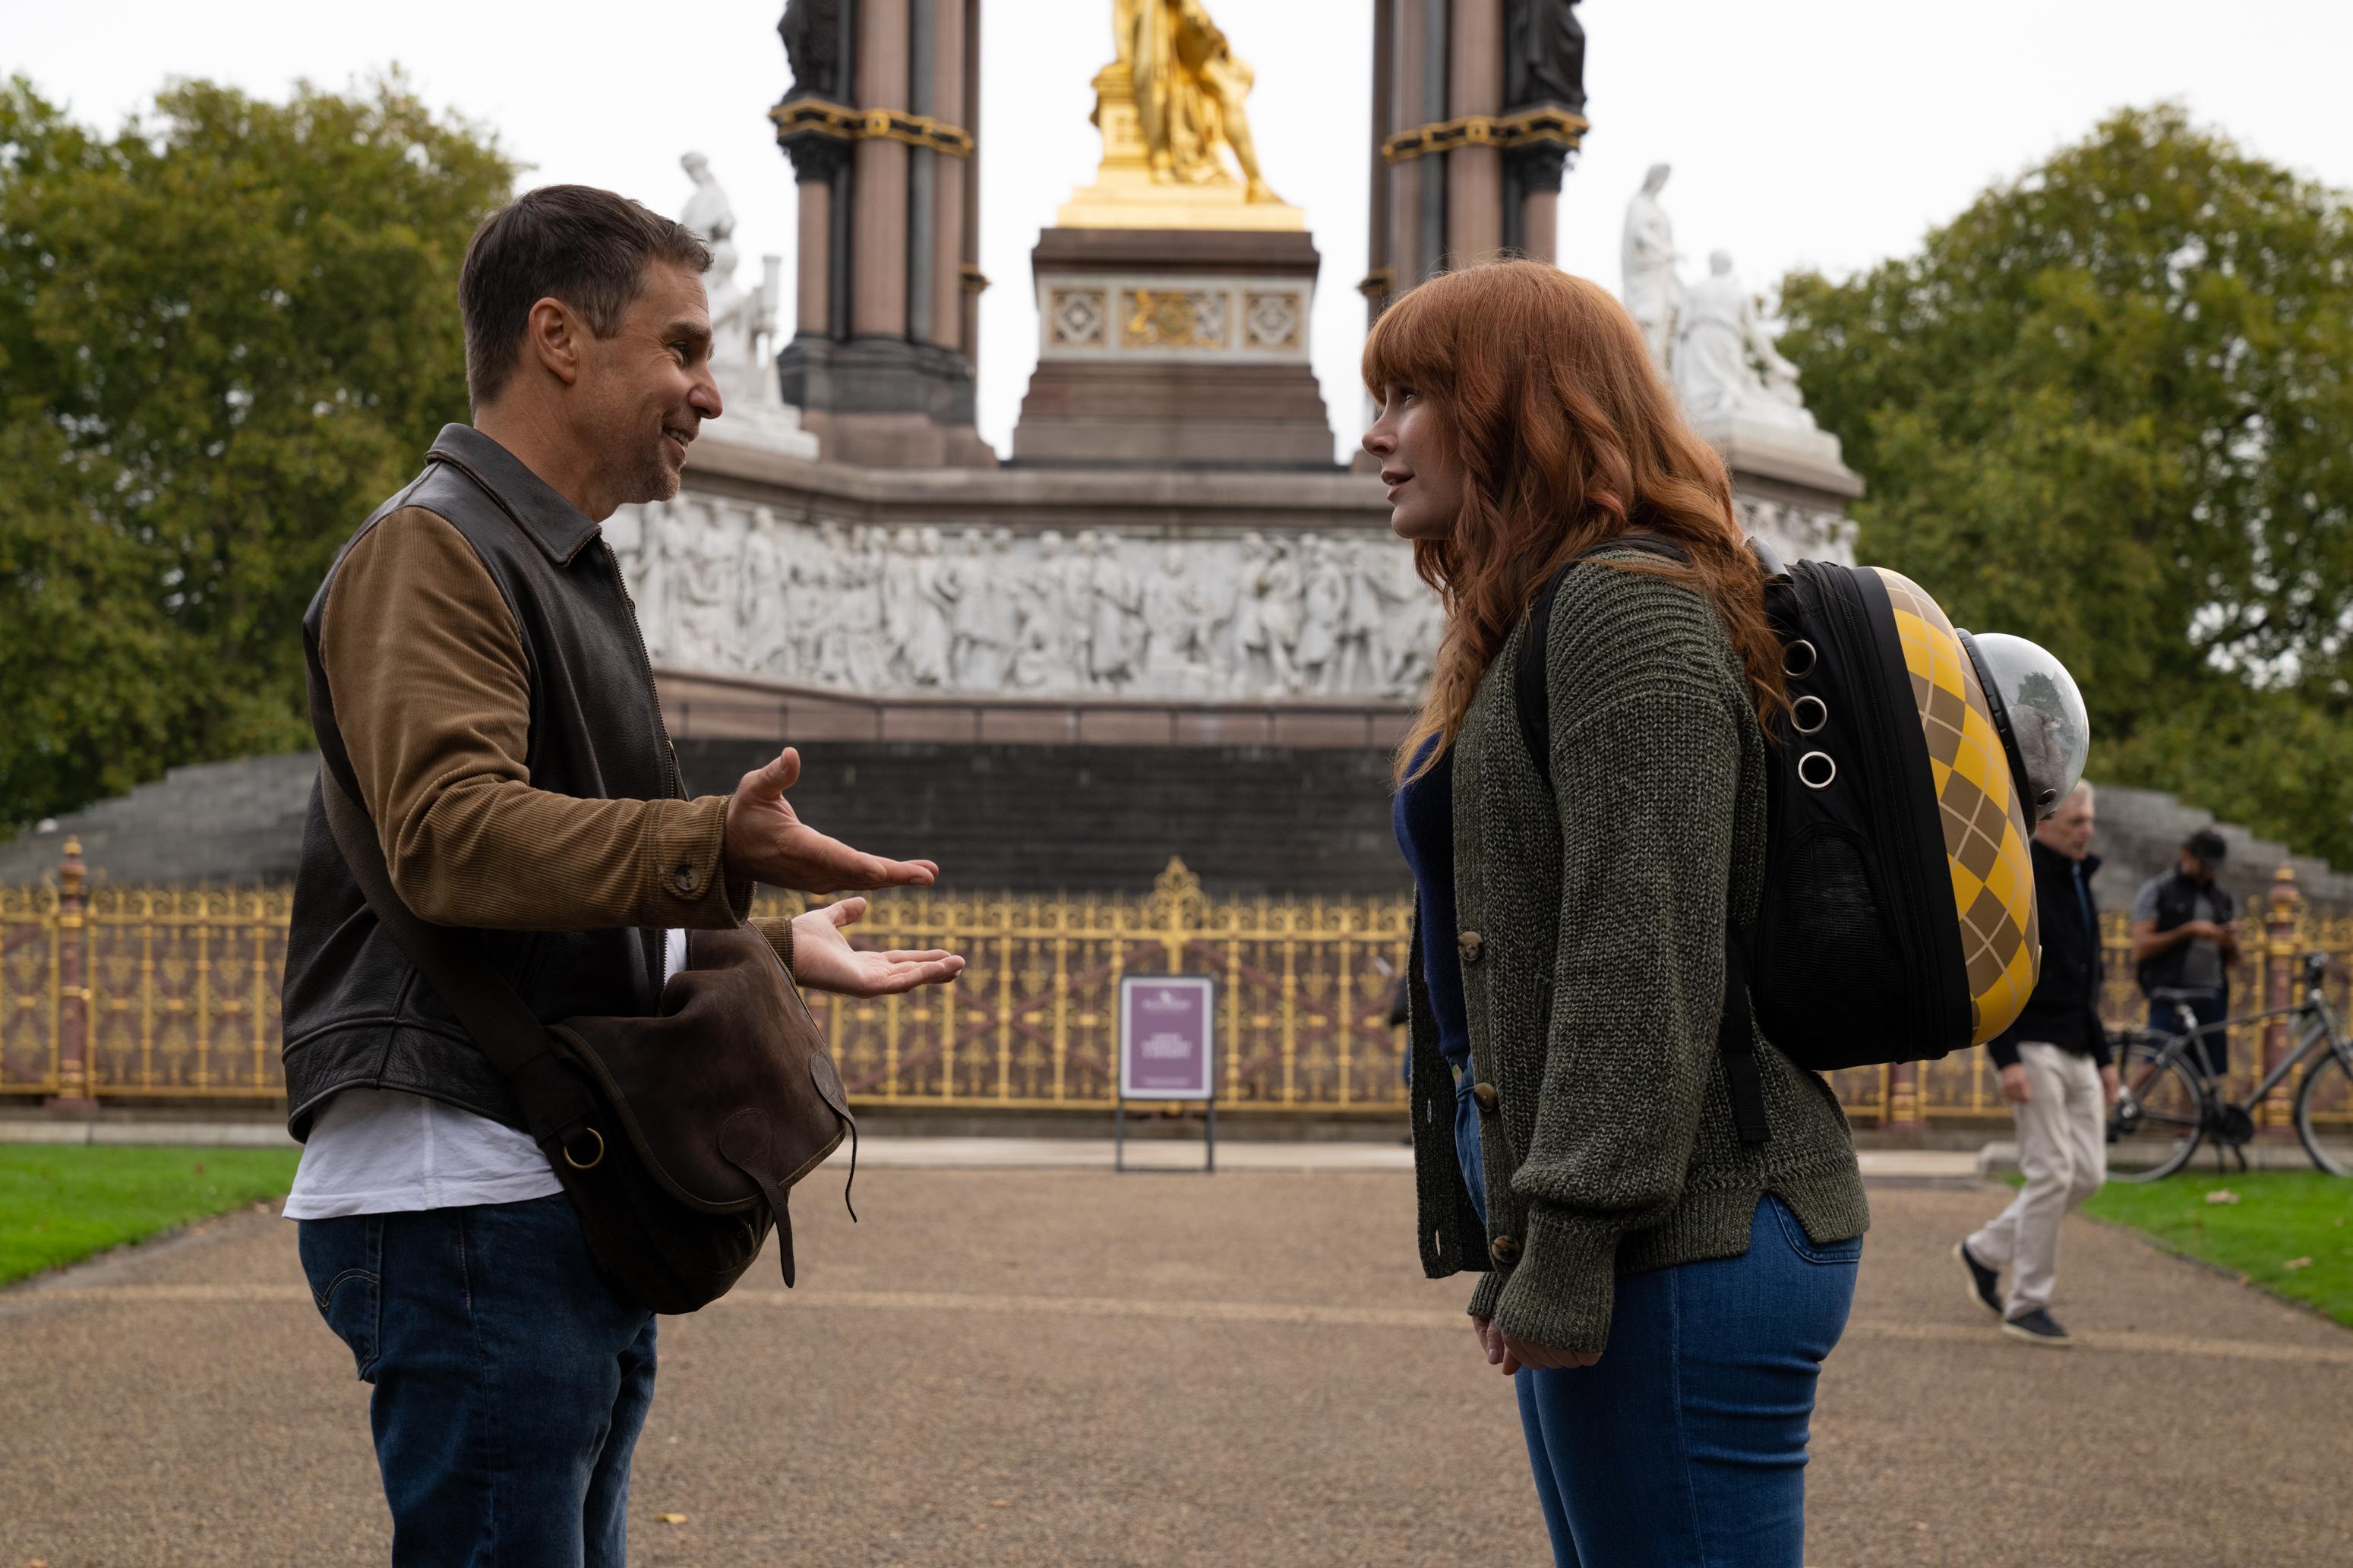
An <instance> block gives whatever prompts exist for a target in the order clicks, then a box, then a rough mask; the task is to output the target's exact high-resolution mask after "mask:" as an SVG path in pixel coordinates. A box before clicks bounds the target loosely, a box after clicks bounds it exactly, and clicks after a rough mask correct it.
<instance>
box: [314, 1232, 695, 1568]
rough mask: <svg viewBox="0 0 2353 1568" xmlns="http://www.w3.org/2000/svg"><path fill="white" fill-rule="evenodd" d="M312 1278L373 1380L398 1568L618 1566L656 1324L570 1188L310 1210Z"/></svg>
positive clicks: (323, 1306) (331, 1320) (325, 1309)
mask: <svg viewBox="0 0 2353 1568" xmlns="http://www.w3.org/2000/svg"><path fill="white" fill-rule="evenodd" d="M301 1251H302V1271H303V1273H304V1274H306V1275H308V1276H309V1277H310V1280H311V1297H312V1298H313V1299H314V1300H316V1301H317V1302H318V1304H319V1310H320V1313H321V1314H322V1316H324V1317H325V1319H326V1320H327V1325H328V1327H330V1328H332V1329H333V1330H334V1331H335V1332H336V1333H337V1334H338V1335H339V1336H341V1337H342V1339H343V1342H344V1343H345V1344H346V1345H348V1346H350V1347H351V1351H352V1354H353V1356H354V1357H355V1358H356V1359H357V1362H358V1364H359V1374H360V1376H361V1378H362V1379H363V1380H364V1381H366V1382H369V1383H373V1384H375V1396H374V1398H373V1399H372V1400H371V1401H370V1404H369V1407H368V1411H369V1421H370V1425H371V1426H373V1427H374V1429H375V1453H376V1463H377V1465H378V1467H379V1468H381V1469H382V1470H383V1472H384V1494H385V1500H386V1501H387V1502H389V1503H390V1504H391V1505H392V1525H393V1540H392V1560H393V1563H395V1564H396V1568H428V1565H429V1568H459V1565H461V1564H462V1565H466V1568H556V1565H559V1564H560V1565H562V1568H621V1564H622V1563H623V1562H624V1561H625V1560H626V1558H627V1555H628V1517H627V1516H628V1501H629V1456H630V1453H631V1452H632V1450H633V1449H635V1447H637V1441H638V1430H639V1428H641V1427H642V1426H644V1425H645V1419H646V1409H647V1406H648V1405H650V1404H651V1403H652V1402H653V1393H654V1317H653V1314H652V1313H651V1312H649V1311H646V1310H644V1309H642V1308H639V1307H635V1306H631V1305H630V1304H629V1303H628V1302H626V1301H623V1300H620V1299H619V1298H618V1297H617V1296H615V1295H614V1294H613V1292H612V1290H611V1289H610V1288H608V1287H607V1285H606V1284H605V1282H604V1280H603V1279H600V1278H598V1276H597V1274H596V1268H595V1266H594V1264H592V1263H591V1262H590V1260H589V1256H588V1247H587V1243H586V1240H584V1239H583V1238H582V1237H581V1234H580V1222H579V1220H578V1219H577V1218H576V1217H575V1215H574V1214H573V1212H572V1205H571V1203H570V1202H569V1200H567V1199H566V1198H565V1197H564V1196H563V1195H562V1194H554V1195H552V1196H549V1197H543V1198H534V1199H532V1200H531V1201H529V1202H527V1203H519V1204H493V1205H482V1206H479V1207H468V1208H444V1209H427V1210H424V1211H421V1212H418V1213H413V1214H385V1215H353V1216H350V1217H348V1218H343V1219H316V1220H303V1221H301Z"/></svg>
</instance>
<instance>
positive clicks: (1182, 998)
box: [1119, 974, 1217, 1100]
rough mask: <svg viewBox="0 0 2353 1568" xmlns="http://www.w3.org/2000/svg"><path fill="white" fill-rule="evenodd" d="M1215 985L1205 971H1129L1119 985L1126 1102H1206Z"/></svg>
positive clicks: (1211, 1084)
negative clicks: (1191, 972)
mask: <svg viewBox="0 0 2353 1568" xmlns="http://www.w3.org/2000/svg"><path fill="white" fill-rule="evenodd" d="M1214 999H1215V993H1214V985H1213V983H1212V982H1211V980H1210V979H1209V977H1208V975H1205V974H1129V975H1123V976H1122V977H1121V979H1120V983H1119V1092H1120V1096H1121V1098H1123V1099H1125V1100H1208V1099H1210V1098H1211V1097H1212V1095H1213V1094H1214V1093H1215V1090H1216V1071H1217V1055H1216V1050H1215V1029H1214V1027H1213V1024H1212V1020H1213V1019H1214V1017H1215V1016H1216V1009H1215V1007H1214V1005H1213V1003H1214Z"/></svg>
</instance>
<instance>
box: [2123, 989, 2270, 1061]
mask: <svg viewBox="0 0 2353 1568" xmlns="http://www.w3.org/2000/svg"><path fill="white" fill-rule="evenodd" d="M2182 1000H2183V1002H2184V1003H2185V1004H2187V1005H2188V1006H2189V1016H2191V1017H2192V1018H2195V1019H2196V1020H2197V1021H2198V1024H2199V1026H2200V1027H2201V1028H2203V1027H2205V1026H2208V1025H2211V1024H2219V1023H2221V1021H2222V1020H2223V1019H2224V1018H2225V1017H2226V1016H2229V1009H2228V1007H2227V1006H2226V1005H2224V1001H2223V996H2222V994H2221V992H2220V991H2197V992H2193V993H2191V994H2189V995H2188V996H2186V997H2184V998H2183V999H2182ZM2148 1026H2149V1030H2150V1032H2151V1033H2153V1034H2159V1035H2178V1034H2179V1033H2181V1008H2180V1007H2179V1006H2177V1005H2175V1004H2174V1003H2173V1002H2171V1001H2169V1000H2168V1001H2164V1002H2151V1003H2150V1004H2149V1005H2148ZM2198 1044H2199V1045H2200V1046H2202V1047H2205V1050H2206V1065H2207V1066H2208V1067H2210V1068H2213V1069H2214V1076H2215V1077H2216V1078H2222V1077H2224V1076H2226V1075H2228V1074H2229V1072H2230V1070H2231V1033H2230V1031H2229V1030H2227V1029H2216V1030H2215V1031H2214V1032H2213V1033H2212V1034H2211V1035H2200V1036H2199V1037H2198ZM2260 1065H2261V1064H2258V1066H2259V1067H2260Z"/></svg>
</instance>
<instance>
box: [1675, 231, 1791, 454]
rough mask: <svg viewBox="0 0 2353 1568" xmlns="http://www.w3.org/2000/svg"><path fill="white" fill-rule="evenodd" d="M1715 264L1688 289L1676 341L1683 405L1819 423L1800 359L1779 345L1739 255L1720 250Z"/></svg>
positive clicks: (1710, 412) (1691, 410)
mask: <svg viewBox="0 0 2353 1568" xmlns="http://www.w3.org/2000/svg"><path fill="white" fill-rule="evenodd" d="M1707 265H1708V275H1707V277H1706V278H1705V279H1702V280H1701V281H1699V282H1697V283H1694V284H1693V285H1692V286H1691V287H1690V288H1689V289H1686V290H1685V291H1684V295H1683V321H1682V326H1681V330H1680V331H1679V333H1678V336H1677V338H1676V341H1675V358H1674V378H1675V391H1676V392H1677V394H1678V395H1681V397H1682V398H1683V412H1684V413H1686V414H1688V415H1690V416H1692V417H1693V418H1694V419H1695V420H1702V421H1704V420H1707V419H1710V418H1712V417H1725V416H1737V417H1741V418H1746V419H1751V420H1755V421H1757V423H1760V424H1764V425H1770V426H1782V427H1784V428H1788V429H1794V430H1808V431H1810V430H1812V429H1813V428H1814V427H1815V426H1814V416H1812V415H1810V414H1809V413H1807V412H1806V405H1805V404H1804V402H1803V401H1802V400H1801V399H1800V398H1799V395H1798V367H1797V366H1795V365H1793V364H1791V363H1789V362H1788V360H1786V359H1784V358H1783V357H1782V356H1781V354H1780V353H1779V351H1778V350H1777V349H1775V348H1774V346H1773V338H1772V334H1770V333H1769V332H1767V331H1766V330H1765V318H1764V313H1763V312H1762V311H1760V310H1757V299H1756V296H1755V295H1753V294H1751V293H1750V292H1749V291H1748V289H1746V287H1745V286H1744V285H1743V284H1742V283H1741V281H1740V279H1739V278H1738V277H1737V276H1736V274H1735V273H1734V272H1733V270H1732V257H1731V255H1730V254H1729V253H1728V252H1725V251H1722V250H1719V251H1717V252H1715V254H1714V255H1713V256H1711V257H1709V258H1708V260H1707ZM1777 383H1778V385H1777Z"/></svg>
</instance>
